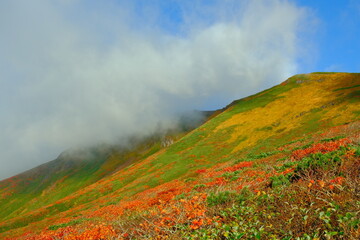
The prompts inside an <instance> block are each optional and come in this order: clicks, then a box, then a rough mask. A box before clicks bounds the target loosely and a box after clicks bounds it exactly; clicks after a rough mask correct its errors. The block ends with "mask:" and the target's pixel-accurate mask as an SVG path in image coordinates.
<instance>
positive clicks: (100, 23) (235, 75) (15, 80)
mask: <svg viewBox="0 0 360 240" xmlns="http://www.w3.org/2000/svg"><path fill="white" fill-rule="evenodd" d="M119 2H120V3H116V2H115V1H109V2H108V3H107V4H106V5H100V3H94V2H89V1H82V0H77V1H66V2H60V1H44V0H38V1H20V0H11V1H10V0H9V1H1V3H0V35H1V38H0V52H1V53H2V54H1V56H0V84H1V87H0V114H1V116H2V117H1V119H0V126H1V132H2V135H1V137H0V159H1V160H0V161H1V165H2V166H3V167H1V170H0V178H3V177H8V176H11V175H13V174H15V173H16V172H19V171H23V170H25V169H27V168H29V167H32V166H35V165H37V164H39V163H42V162H45V161H48V160H51V159H52V158H54V157H56V156H57V155H58V154H59V153H60V152H61V151H63V150H64V149H67V148H69V147H73V146H80V145H86V144H94V143H97V142H102V141H108V142H111V141H115V140H117V139H119V138H121V137H122V136H126V135H128V134H132V133H142V132H147V131H149V130H150V129H153V128H154V127H155V126H156V125H157V124H158V122H159V121H162V122H164V123H165V125H166V124H167V123H169V122H172V119H173V116H174V113H176V112H180V111H183V110H191V109H197V108H200V107H203V106H206V105H205V103H206V101H213V99H216V98H219V99H223V100H224V99H225V100H226V101H228V102H230V101H231V100H233V99H235V98H239V97H243V96H246V95H248V94H250V93H254V92H257V91H259V90H262V89H264V88H266V87H270V86H272V85H275V84H277V83H279V82H281V81H283V80H284V79H285V78H286V77H288V76H290V75H291V74H293V73H295V72H296V67H297V64H296V58H297V54H298V48H299V46H298V43H299V37H300V32H299V24H301V23H302V21H303V20H304V19H305V15H306V12H305V11H304V10H303V9H301V8H298V7H297V6H295V5H293V4H292V3H290V2H288V1H280V0H271V1H264V0H263V1H247V2H246V4H239V3H238V1H219V2H217V3H214V4H212V5H207V6H206V7H205V6H204V5H197V6H195V5H194V4H193V3H192V2H193V1H184V2H182V1H179V2H176V1H174V4H175V3H176V4H178V5H179V6H180V8H181V9H182V10H183V12H182V17H183V22H178V21H174V22H173V24H172V25H173V26H178V31H176V30H173V31H172V32H171V31H169V29H166V30H164V29H163V28H162V27H164V26H165V25H164V24H163V23H161V21H158V20H159V19H161V14H163V13H161V9H158V11H156V10H155V9H156V8H157V6H151V7H150V5H148V6H141V5H140V7H143V8H144V9H147V14H145V15H141V16H140V15H139V13H137V12H136V11H137V10H138V9H137V8H135V7H134V6H135V5H136V4H135V5H134V4H131V1H130V2H129V1H119ZM161 2H162V1H156V3H157V4H159V3H161ZM190 2H191V3H190ZM96 4H97V5H96ZM101 4H102V3H101ZM202 4H204V2H202ZM201 6H202V7H203V9H202V8H201ZM138 7H139V6H138ZM149 9H150V10H149ZM192 9H193V10H192ZM199 11H201V12H199ZM140 12H141V11H140ZM143 12H144V11H143ZM145 12H146V11H145ZM159 14H160V15H159ZM139 16H140V17H139ZM141 17H142V18H141ZM145 17H149V18H145ZM170 20H171V19H170ZM170 25H171V24H170V23H169V24H168V25H166V26H170Z"/></svg>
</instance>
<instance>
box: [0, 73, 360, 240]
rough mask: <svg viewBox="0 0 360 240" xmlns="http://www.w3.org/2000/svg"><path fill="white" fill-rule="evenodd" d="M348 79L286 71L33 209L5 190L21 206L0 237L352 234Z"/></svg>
mask: <svg viewBox="0 0 360 240" xmlns="http://www.w3.org/2000/svg"><path fill="white" fill-rule="evenodd" d="M359 82H360V75H359V74H320V73H317V74H310V75H297V76H294V77H292V78H290V79H289V80H287V81H286V82H284V83H283V84H281V85H279V86H276V87H273V88H271V89H268V90H265V91H263V92H261V93H259V94H256V95H254V96H250V97H248V98H245V99H242V100H238V101H235V102H234V103H232V104H230V105H229V106H228V107H227V108H226V109H224V112H222V113H221V114H219V115H217V116H216V117H213V118H212V119H211V120H209V121H208V122H206V123H205V124H204V125H202V126H200V127H199V128H197V129H195V130H194V131H192V132H190V133H189V134H187V135H186V136H185V137H183V138H181V139H180V140H179V141H177V142H175V143H174V144H173V145H171V146H169V147H166V148H161V147H160V146H159V145H153V146H151V147H148V148H146V151H142V152H140V153H138V156H141V157H135V158H133V160H132V161H130V162H128V163H127V164H126V165H124V166H122V167H121V169H120V168H119V169H118V170H116V171H115V170H113V172H112V173H111V174H108V175H107V176H104V177H102V178H101V179H100V180H98V181H96V182H95V183H93V184H90V185H88V186H86V187H83V188H80V189H79V190H77V191H75V192H72V193H69V194H67V195H66V194H64V192H63V191H61V188H57V189H60V190H59V191H60V193H62V194H64V196H63V197H62V198H57V199H56V200H55V201H52V202H51V201H49V198H48V197H47V198H45V199H47V200H46V201H44V200H43V197H42V196H41V195H46V194H50V195H51V193H52V190H51V189H46V191H40V193H39V195H38V196H36V198H34V199H33V200H32V201H35V200H36V201H37V202H36V204H37V206H38V207H36V208H35V207H34V209H28V208H27V207H26V208H25V207H23V206H19V204H18V203H21V202H18V203H16V202H15V200H14V199H16V198H20V196H19V195H16V194H13V195H11V193H9V192H6V191H4V192H3V193H2V194H5V195H4V196H3V201H7V202H6V204H7V206H9V207H12V208H13V209H16V208H19V209H20V210H18V211H15V212H14V213H16V214H13V215H15V216H11V217H8V218H2V222H0V238H3V239H28V240H30V239H33V240H35V239H44V240H47V239H49V240H57V239H67V240H70V239H358V238H359V237H360V222H359V217H360V194H359V193H360V179H359V177H360V147H359V142H360V140H359V139H360V122H359V113H360V111H359V110H358V106H359V96H360V93H359V90H357V89H358V88H359ZM128 154H129V155H130V157H131V152H130V153H128ZM110 159H112V160H111V161H110V162H109V164H110V165H108V166H106V168H107V169H112V165H111V162H119V160H121V159H122V156H119V155H111V156H110ZM127 159H131V158H127ZM114 166H115V165H114ZM103 167H104V166H103ZM108 172H109V171H108ZM79 181H80V182H81V179H79ZM60 186H62V188H64V187H65V188H66V185H60ZM6 194H10V195H9V196H7V195H6ZM23 202H24V203H25V204H27V205H26V206H29V205H31V204H29V203H26V200H24V201H23ZM4 215H5V214H4ZM1 232H2V233H1Z"/></svg>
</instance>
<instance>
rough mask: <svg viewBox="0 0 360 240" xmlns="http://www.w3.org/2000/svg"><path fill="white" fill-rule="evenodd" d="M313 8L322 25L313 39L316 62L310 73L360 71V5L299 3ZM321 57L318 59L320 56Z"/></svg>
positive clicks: (341, 0) (350, 0) (340, 0)
mask: <svg viewBox="0 0 360 240" xmlns="http://www.w3.org/2000/svg"><path fill="white" fill-rule="evenodd" d="M296 2H297V4H298V5H300V6H306V7H308V8H310V10H311V11H312V12H313V14H314V15H315V17H316V18H317V21H318V24H317V28H316V33H315V34H314V35H313V41H314V43H315V45H316V47H315V62H314V63H313V64H312V65H310V66H309V67H308V68H306V67H304V69H305V70H308V71H334V72H336V71H341V72H359V71H360V54H359V53H360V1H357V0H330V1H310V0H296ZM316 55H317V56H316Z"/></svg>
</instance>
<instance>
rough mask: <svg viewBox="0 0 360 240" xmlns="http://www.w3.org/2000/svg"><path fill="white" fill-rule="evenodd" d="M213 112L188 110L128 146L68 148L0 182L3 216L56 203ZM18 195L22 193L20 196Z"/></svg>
mask: <svg viewBox="0 0 360 240" xmlns="http://www.w3.org/2000/svg"><path fill="white" fill-rule="evenodd" d="M209 113H211V112H208V111H207V112H201V111H196V112H189V113H186V114H184V115H182V116H181V119H180V121H179V123H178V124H177V125H178V126H176V127H174V128H172V129H167V130H158V131H156V132H155V133H153V134H151V135H149V136H147V137H145V136H144V137H141V138H140V137H133V138H130V139H129V140H128V142H127V144H125V145H120V146H115V145H113V146H110V145H104V144H103V145H99V146H94V147H89V148H84V149H77V150H68V151H65V152H63V153H62V154H60V156H59V157H58V158H56V159H55V160H53V161H50V162H48V163H45V164H42V165H40V166H38V167H35V168H33V169H31V170H28V171H26V172H24V173H21V174H18V175H16V176H14V177H11V178H8V179H5V180H3V181H1V182H0V192H1V198H0V206H1V207H2V209H3V210H2V211H1V212H0V218H2V219H9V218H11V217H14V216H18V215H19V214H24V213H26V212H28V211H31V210H35V209H37V208H39V207H41V206H43V205H46V204H50V203H53V202H54V201H57V200H59V199H61V198H63V197H66V196H68V195H69V194H71V193H73V192H75V191H77V190H79V189H81V188H83V187H85V186H88V185H90V184H92V183H95V182H97V181H99V180H100V179H102V178H104V177H106V176H108V175H110V174H112V173H113V172H115V171H118V170H120V169H122V168H125V167H127V166H129V165H130V164H132V163H134V162H136V161H138V160H140V159H144V158H146V157H147V156H150V155H152V154H154V153H155V152H157V151H159V150H160V149H161V148H162V147H165V146H169V145H171V144H172V143H173V142H174V141H175V140H176V139H177V138H179V137H181V136H182V135H183V134H184V133H186V132H187V131H190V130H192V129H194V128H196V127H197V126H199V125H200V124H201V123H203V122H204V121H205V120H206V119H207V118H208V117H209V116H210V114H209ZM18 196H21V197H20V198H19V197H18Z"/></svg>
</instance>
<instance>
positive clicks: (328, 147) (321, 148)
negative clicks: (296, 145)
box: [291, 138, 351, 160]
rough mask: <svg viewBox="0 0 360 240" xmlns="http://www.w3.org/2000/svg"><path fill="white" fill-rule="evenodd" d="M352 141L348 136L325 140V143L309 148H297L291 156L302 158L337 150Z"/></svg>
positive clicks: (295, 158) (294, 158)
mask: <svg viewBox="0 0 360 240" xmlns="http://www.w3.org/2000/svg"><path fill="white" fill-rule="evenodd" d="M350 142H351V141H350V140H349V139H348V138H343V139H340V140H337V141H333V142H323V143H317V144H313V145H312V146H311V147H309V148H305V149H298V150H295V151H294V152H293V153H292V155H291V158H292V159H293V160H300V159H302V158H304V157H306V156H309V155H310V154H314V153H327V152H332V151H336V150H338V149H339V148H340V147H341V146H346V145H348V144H349V143H350Z"/></svg>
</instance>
